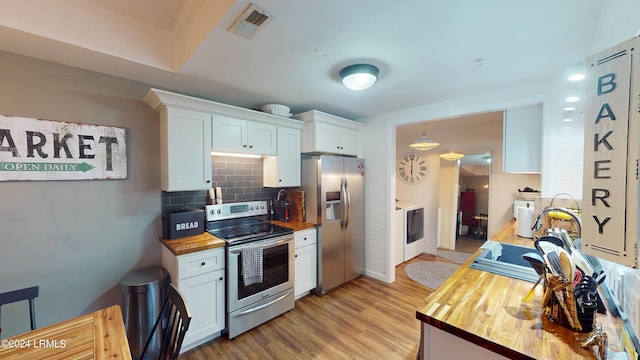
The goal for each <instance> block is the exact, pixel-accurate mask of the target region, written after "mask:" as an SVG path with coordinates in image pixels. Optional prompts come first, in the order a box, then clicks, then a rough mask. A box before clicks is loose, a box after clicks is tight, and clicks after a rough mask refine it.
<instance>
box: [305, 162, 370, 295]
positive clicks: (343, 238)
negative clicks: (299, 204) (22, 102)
mask: <svg viewBox="0 0 640 360" xmlns="http://www.w3.org/2000/svg"><path fill="white" fill-rule="evenodd" d="M364 174H365V167H364V160H363V159H358V158H353V157H344V156H332V155H304V154H303V157H302V190H303V191H304V192H305V212H306V219H307V221H308V222H312V223H315V224H317V225H318V285H317V287H316V291H315V292H316V293H318V294H323V293H325V292H326V291H328V290H330V289H333V288H335V287H337V286H339V285H341V284H343V283H345V282H347V281H350V280H352V279H355V278H356V277H359V276H361V275H363V274H364V264H365V250H364V249H365V246H364V238H365V228H364Z"/></svg>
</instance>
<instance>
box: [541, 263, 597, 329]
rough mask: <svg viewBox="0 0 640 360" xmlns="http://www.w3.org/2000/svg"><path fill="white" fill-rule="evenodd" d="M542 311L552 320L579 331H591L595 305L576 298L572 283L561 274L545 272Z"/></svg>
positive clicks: (594, 320)
mask: <svg viewBox="0 0 640 360" xmlns="http://www.w3.org/2000/svg"><path fill="white" fill-rule="evenodd" d="M545 275H546V276H545V282H544V294H545V295H544V297H543V299H542V309H543V313H544V314H545V315H546V316H547V317H548V318H549V320H551V321H552V322H554V323H556V324H559V325H562V326H564V327H566V328H569V329H572V330H575V331H579V332H587V333H588V332H592V331H593V330H594V329H595V327H596V326H595V325H596V306H595V304H594V305H592V304H591V303H589V302H588V303H586V305H585V303H584V302H581V303H579V302H578V301H577V300H576V296H575V293H574V287H573V283H571V282H570V281H567V280H566V279H565V278H564V277H562V276H557V275H551V274H545Z"/></svg>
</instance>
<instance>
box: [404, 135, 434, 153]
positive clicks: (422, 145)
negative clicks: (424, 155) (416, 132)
mask: <svg viewBox="0 0 640 360" xmlns="http://www.w3.org/2000/svg"><path fill="white" fill-rule="evenodd" d="M438 146H440V143H439V142H437V141H435V140H433V139H429V137H428V136H427V133H426V132H425V131H423V132H422V135H420V137H419V138H418V139H416V141H414V142H412V143H411V144H409V147H410V148H412V149H416V150H420V151H427V150H431V149H433V148H436V147H438Z"/></svg>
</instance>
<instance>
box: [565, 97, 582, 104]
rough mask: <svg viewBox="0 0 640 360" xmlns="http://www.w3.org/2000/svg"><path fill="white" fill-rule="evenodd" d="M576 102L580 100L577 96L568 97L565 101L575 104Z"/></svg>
mask: <svg viewBox="0 0 640 360" xmlns="http://www.w3.org/2000/svg"><path fill="white" fill-rule="evenodd" d="M578 100H580V98H579V97H577V96H569V97H568V98H566V99H565V101H566V102H568V103H574V102H577V101H578Z"/></svg>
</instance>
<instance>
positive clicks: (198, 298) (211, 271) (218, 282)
mask: <svg viewBox="0 0 640 360" xmlns="http://www.w3.org/2000/svg"><path fill="white" fill-rule="evenodd" d="M162 265H163V266H164V267H165V268H166V269H167V271H169V274H170V276H171V283H172V284H173V285H175V286H176V287H177V288H178V290H179V291H180V292H181V293H182V295H183V296H184V297H185V300H186V302H187V305H188V306H189V309H190V310H191V317H192V318H191V324H190V325H189V330H188V331H187V334H186V336H185V338H184V341H183V345H182V349H181V352H184V351H186V350H188V349H191V348H194V347H196V346H198V345H200V344H202V343H204V342H207V341H209V340H211V339H213V338H216V337H218V336H220V333H221V331H222V330H223V329H224V328H225V280H224V278H225V272H224V268H225V258H224V247H220V248H215V249H210V250H203V251H198V252H194V253H189V254H184V255H178V256H176V255H174V254H173V253H172V252H171V251H169V249H167V248H166V247H164V246H163V248H162Z"/></svg>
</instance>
